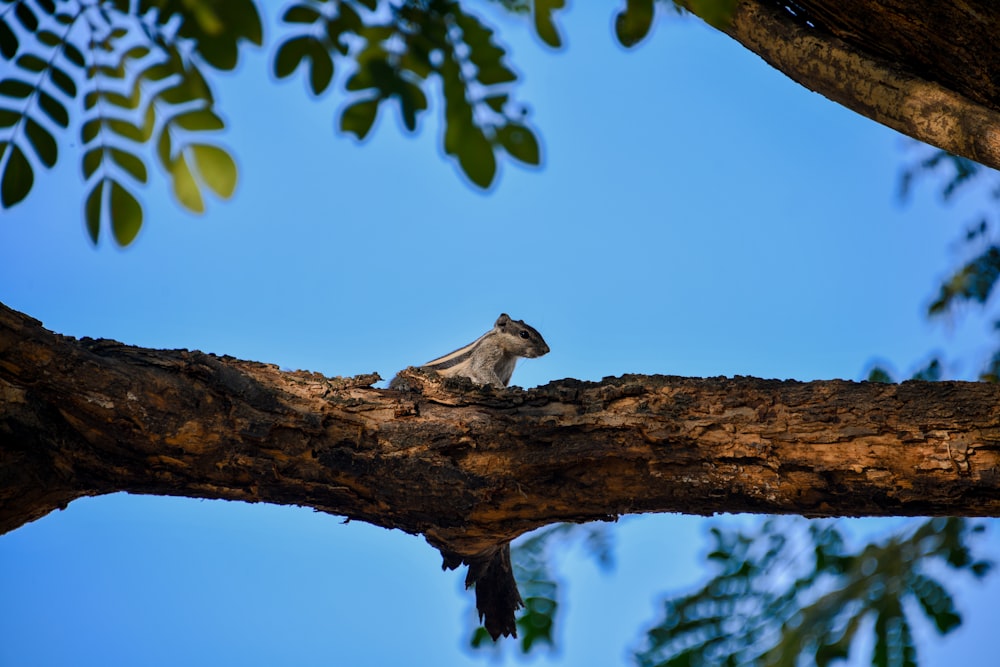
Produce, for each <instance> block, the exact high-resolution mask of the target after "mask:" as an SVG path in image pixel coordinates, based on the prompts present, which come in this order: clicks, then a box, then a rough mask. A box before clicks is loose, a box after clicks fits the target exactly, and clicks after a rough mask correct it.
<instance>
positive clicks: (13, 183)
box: [0, 142, 35, 208]
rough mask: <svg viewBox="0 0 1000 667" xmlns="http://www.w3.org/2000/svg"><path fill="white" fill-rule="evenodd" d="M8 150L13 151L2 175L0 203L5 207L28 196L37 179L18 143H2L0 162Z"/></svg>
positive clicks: (0, 146)
mask: <svg viewBox="0 0 1000 667" xmlns="http://www.w3.org/2000/svg"><path fill="white" fill-rule="evenodd" d="M8 150H10V151H11V154H10V159H9V160H7V164H6V166H5V167H4V171H3V176H2V177H0V205H2V206H3V208H10V207H11V206H13V205H14V204H16V203H18V202H19V201H21V200H22V199H24V198H25V197H26V196H28V193H29V192H30V191H31V186H32V184H33V183H34V181H35V173H34V172H33V171H32V170H31V164H30V163H29V162H28V159H27V158H26V157H24V153H22V152H21V149H20V148H18V147H17V144H12V143H8V142H3V143H0V162H2V161H3V155H4V153H6V152H7V151H8Z"/></svg>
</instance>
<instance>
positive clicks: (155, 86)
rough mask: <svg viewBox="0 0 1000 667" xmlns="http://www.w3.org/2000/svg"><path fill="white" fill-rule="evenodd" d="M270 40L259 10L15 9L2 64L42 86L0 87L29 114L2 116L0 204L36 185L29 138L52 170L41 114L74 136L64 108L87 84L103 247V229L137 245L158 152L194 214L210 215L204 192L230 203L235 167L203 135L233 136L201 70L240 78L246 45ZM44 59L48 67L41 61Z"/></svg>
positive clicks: (85, 120) (92, 206)
mask: <svg viewBox="0 0 1000 667" xmlns="http://www.w3.org/2000/svg"><path fill="white" fill-rule="evenodd" d="M7 1H8V3H9V0H7ZM39 13H41V15H42V19H39V18H38V15H39ZM10 15H13V17H14V18H16V19H17V23H16V24H14V23H12V22H11V21H10V20H9V18H10ZM81 18H83V19H85V20H84V21H80V20H79V19H81ZM50 24H56V25H62V26H64V30H63V31H62V34H61V35H58V34H56V33H55V32H53V31H52V30H50V29H49V27H50ZM28 37H33V39H26V38H28ZM261 40H262V33H261V26H260V20H259V17H258V14H257V10H256V7H255V5H254V4H253V2H252V1H251V0H241V1H234V2H227V3H213V2H209V0H196V1H193V2H181V1H179V0H178V1H175V0H170V1H165V2H164V1H156V0H142V1H140V2H128V1H127V0H110V1H104V2H102V1H100V0H98V1H97V2H89V3H88V2H83V1H79V0H55V1H54V0H18V1H17V2H16V3H14V4H13V5H12V9H10V8H9V9H8V10H7V11H5V12H3V13H2V14H0V53H2V55H3V56H4V58H6V59H8V60H10V59H15V60H14V66H15V68H17V69H18V70H19V71H20V72H22V73H39V76H38V78H37V83H36V85H35V86H30V85H29V84H27V83H25V82H24V81H23V80H22V79H23V78H24V75H23V74H22V75H21V76H18V77H10V78H9V79H5V80H4V81H3V82H0V98H3V97H7V98H15V99H18V98H20V99H26V102H25V103H24V105H23V106H22V109H21V110H20V111H16V110H12V109H5V108H0V129H2V128H11V129H10V130H9V131H8V132H7V133H5V137H4V138H3V139H0V184H2V188H0V189H2V195H3V196H2V197H0V203H2V205H3V207H4V208H9V207H11V206H13V205H15V204H17V203H18V202H20V201H21V200H23V199H24V198H25V197H26V196H27V195H28V193H29V192H30V190H31V188H32V186H33V184H34V171H33V169H32V165H31V163H30V162H29V161H28V160H27V159H26V158H25V152H24V150H23V149H22V148H21V146H20V142H19V133H18V132H19V130H20V128H22V127H23V128H24V134H25V135H26V136H27V139H28V141H29V143H30V145H31V146H32V148H33V149H34V154H35V156H36V158H37V160H38V162H39V163H40V164H41V165H43V166H45V167H52V166H53V165H54V164H55V162H56V158H57V145H56V142H55V139H54V138H53V137H52V135H51V132H50V131H49V130H48V129H46V127H44V126H43V125H42V124H41V123H39V122H38V120H36V118H35V117H34V116H33V115H32V112H33V111H34V108H35V106H37V107H38V109H40V110H41V111H42V112H43V113H44V114H45V115H47V116H48V117H49V119H50V120H51V121H52V122H53V123H54V124H55V125H57V126H59V127H61V128H62V129H66V128H68V127H69V120H70V114H69V112H68V111H67V109H66V102H69V101H73V100H75V99H76V98H77V87H78V84H79V85H80V86H81V87H82V89H83V91H84V94H83V96H82V114H81V116H82V118H81V120H82V124H81V128H80V136H81V140H82V143H83V147H84V152H83V155H82V171H83V176H84V179H85V181H86V187H87V189H88V194H87V196H86V200H85V204H84V220H85V222H86V226H87V231H88V233H89V235H90V238H91V239H92V241H93V242H94V243H96V242H97V241H98V238H99V234H100V228H101V225H102V220H104V219H107V220H108V221H109V223H110V225H111V230H112V232H113V235H114V238H115V240H116V242H117V243H118V244H119V245H123V246H124V245H128V244H129V243H131V242H132V241H133V240H134V239H135V237H136V235H137V234H138V232H139V230H140V228H141V226H142V222H143V210H142V205H141V204H140V202H139V199H138V197H137V196H136V193H135V192H136V188H137V187H138V186H140V185H144V184H146V183H147V181H148V170H147V166H146V164H147V161H146V159H144V153H145V152H147V150H148V149H149V147H150V146H152V145H153V144H155V146H156V156H157V158H158V162H159V164H160V167H161V168H162V170H163V172H164V174H165V175H166V176H167V178H168V180H169V181H170V183H171V185H172V190H173V193H174V195H175V197H176V198H177V200H178V201H179V202H180V203H181V205H182V206H184V207H185V208H186V209H188V210H189V211H192V212H202V211H204V200H203V197H202V194H201V192H202V190H203V189H204V188H206V187H207V188H208V189H209V190H211V191H213V192H214V193H215V194H216V195H217V196H219V197H222V198H228V197H230V196H231V195H232V193H233V191H234V189H235V186H236V179H237V173H236V164H235V161H234V160H233V158H232V157H231V156H230V155H229V153H228V152H227V151H226V150H225V149H223V148H222V147H220V146H218V145H216V144H214V143H204V141H203V140H200V139H197V137H199V136H201V135H200V134H199V133H203V132H211V131H217V130H221V129H223V127H224V123H223V121H222V120H221V118H220V117H219V116H218V114H216V113H215V111H214V99H213V95H212V92H211V88H210V86H209V84H208V82H207V80H206V79H205V77H204V76H203V74H202V73H201V70H200V65H199V61H200V62H201V63H202V64H206V65H208V66H209V67H213V68H216V69H232V68H233V67H235V65H236V61H237V54H238V47H239V45H240V43H241V42H243V41H249V42H251V43H255V44H260V43H261ZM46 50H47V55H48V60H47V61H46V60H45V59H43V58H42V57H40V56H39V55H38V53H40V52H41V53H43V54H45V53H46ZM84 54H86V55H84ZM57 56H58V60H57ZM59 61H65V62H68V63H69V64H71V65H73V66H74V67H75V68H76V69H75V70H74V71H75V73H76V76H75V77H74V76H71V75H70V74H68V73H67V71H66V70H65V69H63V68H61V67H59V66H58V64H57V62H59ZM88 61H89V64H88ZM45 74H47V75H48V76H47V78H46V76H44V75H45ZM50 91H51V92H50ZM60 98H61V99H60ZM33 102H34V104H33ZM8 156H9V157H8Z"/></svg>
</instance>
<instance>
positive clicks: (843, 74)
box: [725, 0, 1000, 168]
mask: <svg viewBox="0 0 1000 667" xmlns="http://www.w3.org/2000/svg"><path fill="white" fill-rule="evenodd" d="M725 31H726V32H727V33H728V34H729V35H730V36H732V37H733V38H734V39H736V40H737V41H739V42H740V43H741V44H743V45H744V46H746V47H747V48H748V49H750V50H751V51H753V52H755V53H757V54H758V55H760V56H761V57H762V58H763V59H764V60H765V61H767V62H768V63H769V64H771V65H772V66H774V67H775V68H776V69H778V70H780V71H781V72H783V73H784V74H786V75H788V76H789V77H790V78H792V79H793V80H795V81H797V82H798V83H800V84H802V85H803V86H805V87H806V88H809V89H810V90H814V91H816V92H818V93H820V94H822V95H824V96H826V97H828V98H830V99H831V100H833V101H834V102H837V103H838V104H842V105H844V106H845V107H847V108H849V109H851V110H853V111H856V112H858V113H860V114H862V115H864V116H866V117H868V118H871V119H872V120H874V121H876V122H878V123H882V124H883V125H886V126H888V127H891V128H893V129H895V130H898V131H899V132H902V133H904V134H907V135H909V136H911V137H913V138H915V139H919V140H920V141H923V142H926V143H929V144H931V145H934V146H937V147H939V148H943V149H944V150H947V151H949V152H951V153H955V154H957V155H962V156H964V157H967V158H970V159H972V160H976V161H977V162H980V163H982V164H984V165H986V166H989V167H993V168H1000V38H998V35H1000V4H998V3H996V2H995V0H963V1H962V2H957V3H952V2H934V1H933V0H795V1H794V2H776V1H775V0H743V1H742V2H740V3H739V5H738V6H737V8H736V12H735V14H734V16H733V20H732V22H731V23H730V25H729V26H728V27H726V28H725Z"/></svg>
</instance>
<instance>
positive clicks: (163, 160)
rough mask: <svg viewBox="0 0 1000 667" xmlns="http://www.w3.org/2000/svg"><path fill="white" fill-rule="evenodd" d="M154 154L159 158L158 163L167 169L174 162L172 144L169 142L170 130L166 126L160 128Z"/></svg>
mask: <svg viewBox="0 0 1000 667" xmlns="http://www.w3.org/2000/svg"><path fill="white" fill-rule="evenodd" d="M156 155H157V157H159V158H160V164H161V165H163V168H164V169H166V170H167V171H170V169H171V165H172V164H173V162H174V157H173V146H172V145H171V142H170V132H168V131H167V130H166V128H163V129H161V131H160V138H159V139H158V140H157V142H156Z"/></svg>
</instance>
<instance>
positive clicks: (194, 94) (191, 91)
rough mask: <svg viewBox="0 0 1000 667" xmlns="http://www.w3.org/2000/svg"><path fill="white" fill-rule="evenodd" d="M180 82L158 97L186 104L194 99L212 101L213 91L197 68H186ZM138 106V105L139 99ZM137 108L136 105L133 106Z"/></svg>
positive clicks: (170, 101)
mask: <svg viewBox="0 0 1000 667" xmlns="http://www.w3.org/2000/svg"><path fill="white" fill-rule="evenodd" d="M183 75H184V78H182V79H181V80H180V81H179V82H178V83H176V84H174V85H173V86H170V87H169V88H165V89H164V90H162V91H160V92H159V93H158V95H157V97H158V98H159V99H161V100H163V101H164V102H167V103H168V104H186V103H187V102H193V101H194V100H204V101H205V102H207V103H208V104H211V103H212V91H211V89H210V88H209V87H208V84H207V83H206V82H205V79H204V77H202V75H201V72H199V71H198V69H197V68H195V67H192V68H191V69H189V70H186V71H185V72H184V73H183ZM136 102H137V106H138V100H137V101H136ZM132 108H135V107H132Z"/></svg>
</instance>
